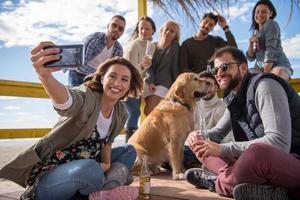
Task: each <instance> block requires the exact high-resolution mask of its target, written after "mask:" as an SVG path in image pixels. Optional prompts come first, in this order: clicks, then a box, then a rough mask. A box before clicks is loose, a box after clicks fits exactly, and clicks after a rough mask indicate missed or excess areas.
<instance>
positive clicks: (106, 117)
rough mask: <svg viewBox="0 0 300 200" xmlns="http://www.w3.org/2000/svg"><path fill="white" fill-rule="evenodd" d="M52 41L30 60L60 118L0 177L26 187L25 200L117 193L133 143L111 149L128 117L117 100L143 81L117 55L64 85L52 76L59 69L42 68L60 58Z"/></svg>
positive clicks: (129, 162) (136, 92)
mask: <svg viewBox="0 0 300 200" xmlns="http://www.w3.org/2000/svg"><path fill="white" fill-rule="evenodd" d="M53 45H54V44H53V43H52V42H42V43H40V44H39V45H38V46H37V47H35V48H34V49H33V50H32V52H31V54H32V56H31V60H32V62H33V66H34V68H35V70H36V73H37V75H38V77H39V79H40V80H41V82H42V85H43V87H44V89H45V91H46V92H47V94H48V95H49V97H50V99H51V100H52V102H53V106H54V108H55V110H56V111H57V113H58V114H59V115H60V118H59V120H58V122H57V123H56V124H55V125H54V127H53V128H52V130H51V131H50V132H49V133H48V134H47V135H46V136H44V137H43V138H42V139H41V140H39V141H38V142H37V143H36V144H35V145H33V146H32V147H30V148H29V149H27V150H26V151H24V152H23V153H21V154H20V155H19V156H18V157H17V158H15V159H14V160H13V161H11V162H10V163H8V164H7V165H5V166H4V167H3V168H1V170H0V177H3V178H6V179H9V180H12V181H14V182H16V183H17V184H19V185H21V186H23V187H27V189H26V191H25V192H24V193H23V194H22V196H21V199H23V200H24V199H26V200H28V199H43V200H47V199H49V200H50V199H51V200H52V199H56V200H60V199H61V200H65V199H71V198H73V197H74V195H76V194H77V193H79V194H80V195H89V194H91V193H93V192H96V191H99V190H102V193H100V194H99V195H104V194H106V195H109V196H111V197H113V196H116V195H119V194H120V191H118V192H116V191H115V190H113V189H114V188H116V187H118V186H122V185H124V184H125V183H126V182H127V180H128V178H129V170H130V169H131V167H132V166H133V164H134V161H135V159H136V152H135V149H134V147H133V146H131V145H124V146H119V147H116V148H112V143H113V142H114V139H115V138H116V136H117V135H118V134H119V133H120V131H121V129H122V128H123V125H124V124H125V121H126V118H127V113H126V110H125V108H124V106H123V103H122V102H120V101H121V100H122V99H126V97H127V96H128V95H131V96H137V95H139V94H140V93H141V91H142V87H143V80H142V78H141V76H140V74H139V72H138V71H137V70H136V68H135V67H134V66H133V65H132V64H131V63H130V62H128V61H127V60H126V59H124V58H121V57H116V58H113V59H108V60H107V61H105V62H104V63H103V64H101V65H100V66H99V67H98V68H97V71H96V72H95V73H94V74H93V76H91V80H89V81H87V82H86V83H85V84H82V85H80V86H78V87H74V88H67V87H65V86H64V85H63V84H62V83H60V82H59V81H58V80H57V79H56V78H55V77H54V76H53V75H52V72H54V71H58V70H60V68H46V67H44V66H45V63H46V62H48V61H54V60H58V59H59V58H60V56H59V55H58V53H59V52H60V49H58V48H47V47H51V46H53ZM123 187H124V186H123ZM129 188H130V187H129ZM131 189H132V188H131ZM124 192H125V193H124ZM124 192H123V194H122V192H121V194H120V195H125V196H126V195H127V194H126V191H124ZM104 196H105V195H104ZM126 197H128V196H126ZM127 199H131V198H130V197H128V198H127Z"/></svg>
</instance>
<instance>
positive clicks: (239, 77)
mask: <svg viewBox="0 0 300 200" xmlns="http://www.w3.org/2000/svg"><path fill="white" fill-rule="evenodd" d="M241 81H242V75H241V72H240V71H238V73H237V74H236V75H235V76H234V77H233V78H232V79H231V80H230V82H229V84H228V86H227V88H225V89H226V90H229V91H231V90H233V89H234V88H235V87H236V86H237V85H238V84H239V83H240V82H241Z"/></svg>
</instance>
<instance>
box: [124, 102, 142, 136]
mask: <svg viewBox="0 0 300 200" xmlns="http://www.w3.org/2000/svg"><path fill="white" fill-rule="evenodd" d="M140 106H141V99H140V98H138V99H137V98H132V97H128V99H127V100H126V101H125V107H126V110H127V112H128V119H127V122H126V129H127V130H128V129H131V130H136V129H137V128H138V122H139V117H140V114H141V111H140Z"/></svg>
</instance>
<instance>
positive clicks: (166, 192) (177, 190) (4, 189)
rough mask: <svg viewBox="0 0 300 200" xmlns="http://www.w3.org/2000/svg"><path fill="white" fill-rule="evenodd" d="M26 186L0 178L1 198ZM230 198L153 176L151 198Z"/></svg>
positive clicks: (11, 199)
mask: <svg viewBox="0 0 300 200" xmlns="http://www.w3.org/2000/svg"><path fill="white" fill-rule="evenodd" d="M138 185H139V183H138V177H135V178H134V182H133V183H132V186H136V187H138ZM23 191H24V188H22V187H20V186H18V185H17V184H15V183H13V182H10V181H6V180H0V200H16V199H19V197H20V194H22V192H23ZM190 199H191V200H222V199H223V200H226V199H227V200H228V199H230V198H225V197H221V196H219V195H217V194H216V193H213V192H209V191H208V190H202V189H196V188H195V187H193V186H192V185H190V184H188V183H187V182H186V181H174V180H172V179H171V177H170V176H166V175H160V176H153V177H151V200H190Z"/></svg>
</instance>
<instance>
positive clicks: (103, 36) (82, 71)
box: [69, 15, 126, 87]
mask: <svg viewBox="0 0 300 200" xmlns="http://www.w3.org/2000/svg"><path fill="white" fill-rule="evenodd" d="M125 25H126V21H125V18H124V17H122V16H121V15H115V16H113V17H112V18H111V20H110V22H109V24H108V25H107V33H102V32H96V33H93V34H91V35H88V36H87V37H86V38H84V39H83V44H84V47H85V52H84V64H83V65H82V66H80V67H78V68H76V70H70V71H69V86H72V87H74V86H78V85H80V84H82V83H83V81H84V78H85V77H86V76H87V75H89V74H92V73H94V72H95V71H96V69H97V67H98V66H99V65H100V64H101V63H103V62H104V61H105V60H107V59H109V58H112V57H115V56H120V57H121V56H123V48H122V46H121V44H120V43H119V42H118V39H119V38H120V37H121V36H122V35H123V33H124V30H125Z"/></svg>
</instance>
